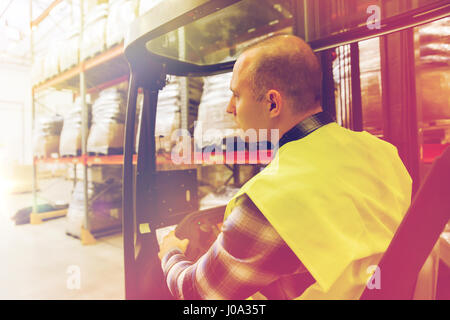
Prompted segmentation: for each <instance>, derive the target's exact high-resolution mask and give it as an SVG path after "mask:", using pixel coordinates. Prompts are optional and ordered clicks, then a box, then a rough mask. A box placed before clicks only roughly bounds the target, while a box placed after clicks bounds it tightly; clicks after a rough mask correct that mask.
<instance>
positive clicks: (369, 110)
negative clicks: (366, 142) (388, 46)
mask: <svg viewBox="0 0 450 320" xmlns="http://www.w3.org/2000/svg"><path fill="white" fill-rule="evenodd" d="M358 46H359V55H360V64H359V66H360V81H361V105H362V109H363V115H364V116H363V128H364V130H367V131H369V132H370V133H372V134H375V135H382V134H383V119H382V115H383V112H382V109H383V104H382V101H381V71H380V70H381V66H380V40H379V39H378V38H374V39H369V40H365V41H361V42H359V44H358ZM346 59H348V60H347V63H350V60H349V59H350V53H349V52H348V53H347V56H346ZM341 68H342V66H341ZM341 70H342V69H341ZM335 72H336V74H337V73H338V72H339V71H338V70H335Z"/></svg>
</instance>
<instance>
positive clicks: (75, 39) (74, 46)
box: [59, 29, 80, 71]
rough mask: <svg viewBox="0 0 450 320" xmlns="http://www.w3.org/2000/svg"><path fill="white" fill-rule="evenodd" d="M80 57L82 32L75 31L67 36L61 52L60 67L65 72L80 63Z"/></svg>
mask: <svg viewBox="0 0 450 320" xmlns="http://www.w3.org/2000/svg"><path fill="white" fill-rule="evenodd" d="M79 55H80V30H79V29H75V30H72V31H70V32H69V33H67V34H66V37H65V39H64V40H63V42H62V46H61V50H59V67H60V69H61V71H65V70H67V69H69V68H71V67H73V66H75V65H77V64H78V62H79Z"/></svg>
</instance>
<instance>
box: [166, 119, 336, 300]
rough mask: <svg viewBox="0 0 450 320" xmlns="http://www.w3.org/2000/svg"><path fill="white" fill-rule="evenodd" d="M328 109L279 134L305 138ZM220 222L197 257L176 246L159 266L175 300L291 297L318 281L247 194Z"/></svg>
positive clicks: (286, 138)
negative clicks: (193, 258) (217, 231)
mask: <svg viewBox="0 0 450 320" xmlns="http://www.w3.org/2000/svg"><path fill="white" fill-rule="evenodd" d="M331 121H332V119H331V118H330V117H329V116H328V115H326V114H325V113H319V114H316V115H313V116H312V117H309V118H308V119H305V120H304V121H302V122H301V123H299V124H298V125H297V126H295V127H294V128H293V129H291V130H290V131H289V132H287V133H286V134H285V135H283V137H282V138H281V139H280V142H279V145H280V146H282V145H283V144H285V143H287V142H289V141H293V140H297V139H301V138H302V137H304V136H306V135H308V134H309V133H311V132H312V131H314V130H316V129H318V128H320V127H321V126H323V125H325V124H327V123H329V122H331ZM237 200H238V201H237V204H236V206H235V207H234V209H233V211H232V212H231V213H230V215H229V216H228V218H227V219H226V221H225V222H224V224H223V226H222V231H221V233H220V234H219V236H218V237H217V239H216V241H215V242H214V243H213V245H212V246H211V248H209V250H208V251H207V252H206V253H205V254H204V255H203V256H202V257H200V258H199V259H198V260H197V261H196V262H192V261H189V260H188V259H187V258H186V256H185V255H184V254H183V253H182V252H181V251H180V250H178V249H173V250H172V251H170V252H168V253H167V254H166V255H165V256H164V257H163V259H162V262H161V265H162V268H163V271H164V274H165V276H166V279H167V285H168V287H169V290H170V291H171V293H172V295H173V296H174V297H176V298H177V299H187V300H198V299H215V300H221V299H226V300H238V299H239V300H240V299H246V298H248V297H250V296H252V295H253V294H255V293H257V292H260V293H261V294H263V295H264V296H265V297H266V298H269V299H293V298H295V297H298V296H300V295H301V293H302V292H303V291H304V290H305V289H306V288H307V287H309V286H310V285H312V284H313V283H314V279H313V278H312V276H311V275H310V274H309V272H308V271H307V270H306V268H305V267H304V266H303V265H302V263H301V262H300V260H299V259H298V258H297V256H296V255H295V254H294V252H293V251H292V250H291V249H290V248H289V246H288V245H287V244H286V243H285V242H284V240H283V239H282V238H281V237H280V235H279V234H278V232H277V231H276V230H275V229H274V228H273V227H272V225H271V224H270V223H269V221H267V219H266V218H265V217H264V215H263V214H262V212H261V211H260V210H259V209H258V208H257V207H256V206H255V204H254V203H253V202H252V201H251V200H250V198H248V197H247V196H246V195H243V196H241V197H240V198H239V199H237Z"/></svg>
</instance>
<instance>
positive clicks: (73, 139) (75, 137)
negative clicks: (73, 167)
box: [59, 97, 92, 156]
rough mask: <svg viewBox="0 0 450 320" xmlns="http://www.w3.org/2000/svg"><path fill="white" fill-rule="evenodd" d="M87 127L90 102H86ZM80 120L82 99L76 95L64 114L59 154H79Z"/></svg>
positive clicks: (89, 116)
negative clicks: (72, 103)
mask: <svg viewBox="0 0 450 320" xmlns="http://www.w3.org/2000/svg"><path fill="white" fill-rule="evenodd" d="M87 109H88V128H90V126H91V117H92V116H91V104H89V103H87ZM81 121H82V101H81V98H80V97H78V98H77V99H75V102H74V105H73V107H72V108H70V110H69V112H68V113H67V114H66V115H65V116H64V124H63V128H62V131H61V138H60V142H59V154H60V156H79V155H81V128H82V127H81Z"/></svg>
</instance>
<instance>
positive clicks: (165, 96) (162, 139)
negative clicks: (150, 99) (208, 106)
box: [136, 77, 203, 153]
mask: <svg viewBox="0 0 450 320" xmlns="http://www.w3.org/2000/svg"><path fill="white" fill-rule="evenodd" d="M182 81H187V90H186V101H187V112H188V114H190V115H193V114H194V115H195V114H196V110H197V108H198V104H199V101H200V97H201V94H202V86H203V83H202V79H201V78H190V79H188V80H186V79H182V78H179V77H172V78H170V80H169V82H168V84H167V85H166V86H165V87H164V88H163V89H162V90H161V91H160V92H159V94H158V105H157V109H156V125H155V139H156V151H157V152H168V153H170V152H171V150H172V148H173V147H174V145H175V144H176V142H177V138H176V137H174V135H173V134H174V131H175V130H177V129H180V128H181V108H182V104H183V100H184V99H182V94H183V93H182V91H183V83H182ZM142 103H143V99H142V97H140V99H139V100H138V110H142ZM140 118H141V112H140V111H139V123H140ZM137 130H138V132H139V128H138V129H137ZM138 147H139V134H138V135H137V138H136V150H138Z"/></svg>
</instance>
